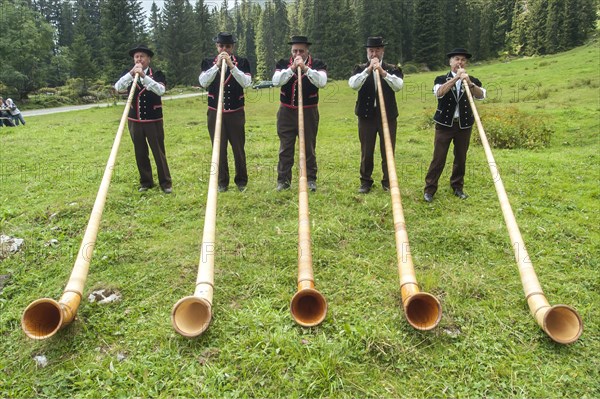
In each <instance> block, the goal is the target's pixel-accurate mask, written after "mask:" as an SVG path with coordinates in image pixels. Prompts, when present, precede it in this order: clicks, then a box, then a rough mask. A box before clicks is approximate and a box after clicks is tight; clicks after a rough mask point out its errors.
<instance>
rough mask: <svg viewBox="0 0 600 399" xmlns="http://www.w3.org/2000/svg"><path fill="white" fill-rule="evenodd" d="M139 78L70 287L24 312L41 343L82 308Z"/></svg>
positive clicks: (25, 325)
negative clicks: (103, 215) (109, 187)
mask: <svg viewBox="0 0 600 399" xmlns="http://www.w3.org/2000/svg"><path fill="white" fill-rule="evenodd" d="M138 77H139V74H137V73H136V74H135V77H134V78H133V83H132V84H131V89H130V90H129V97H127V104H125V109H124V110H123V116H121V122H120V123H119V128H118V130H117V135H116V136H115V140H114V142H113V146H112V150H111V151H110V156H109V157H108V162H107V164H106V168H105V169H104V175H103V176H102V182H101V183H100V188H99V189H98V194H97V195H96V201H95V202H94V207H93V208H92V213H91V215H90V219H89V221H88V225H87V228H86V229H85V234H84V235H83V241H82V242H81V247H80V248H79V252H78V253H77V258H76V259H75V265H74V266H73V271H72V272H71V277H70V278H69V281H68V282H67V286H66V287H65V290H64V292H63V294H62V296H61V298H60V299H59V301H58V302H57V301H55V300H54V299H51V298H41V299H37V300H35V301H33V302H31V303H30V304H29V306H27V308H26V309H25V311H24V312H23V317H22V318H21V327H22V328H23V331H24V332H25V334H26V335H27V336H28V337H29V338H33V339H40V340H41V339H46V338H50V337H51V336H53V335H54V334H56V332H57V331H58V330H59V329H61V328H62V327H64V326H66V325H67V324H70V323H71V322H72V321H73V319H74V318H75V314H76V313H77V308H79V304H80V303H81V298H82V297H83V287H84V285H85V280H86V279H87V275H88V271H89V269H90V262H91V260H92V255H93V252H94V247H95V246H96V237H97V235H98V228H99V226H100V219H101V218H102V212H103V210H104V203H105V202H106V195H107V192H108V186H109V185H110V180H111V178H112V174H113V170H114V168H115V161H116V159H117V153H118V152H119V145H120V143H121V136H122V135H123V130H124V129H125V121H126V120H127V114H128V113H129V108H130V107H131V102H132V101H133V93H134V92H135V87H136V83H137V80H138Z"/></svg>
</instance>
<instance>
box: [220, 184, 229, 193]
mask: <svg viewBox="0 0 600 399" xmlns="http://www.w3.org/2000/svg"><path fill="white" fill-rule="evenodd" d="M227 190H229V187H227V186H219V192H220V193H224V192H226V191H227Z"/></svg>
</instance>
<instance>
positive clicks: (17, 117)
mask: <svg viewBox="0 0 600 399" xmlns="http://www.w3.org/2000/svg"><path fill="white" fill-rule="evenodd" d="M6 106H7V107H8V112H10V115H11V116H12V120H13V123H14V124H15V126H19V122H21V123H22V124H23V125H25V119H23V115H21V111H20V110H19V108H17V104H15V102H14V101H13V100H12V98H7V99H6Z"/></svg>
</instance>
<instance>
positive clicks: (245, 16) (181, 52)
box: [0, 0, 598, 97]
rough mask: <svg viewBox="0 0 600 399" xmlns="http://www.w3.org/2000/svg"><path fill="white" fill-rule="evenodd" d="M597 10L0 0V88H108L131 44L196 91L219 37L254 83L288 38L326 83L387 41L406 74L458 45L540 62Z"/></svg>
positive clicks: (563, 2) (317, 0)
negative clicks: (311, 57) (316, 63)
mask: <svg viewBox="0 0 600 399" xmlns="http://www.w3.org/2000/svg"><path fill="white" fill-rule="evenodd" d="M597 11H598V2H597V0H377V1H373V0H287V1H285V0H263V1H258V0H223V1H222V4H221V5H220V7H214V6H213V7H209V6H208V5H207V4H206V2H205V1H204V0H192V1H190V0H165V2H164V6H163V7H162V8H159V7H158V6H157V5H156V4H155V3H153V4H152V8H151V10H150V12H149V15H147V13H146V12H145V11H144V9H143V5H142V1H141V0H0V20H1V21H0V23H1V26H2V28H3V34H2V35H0V54H1V57H0V90H1V91H2V92H5V93H7V94H12V95H14V96H16V97H26V96H27V94H28V93H30V92H32V91H34V90H37V89H39V88H41V87H45V86H50V87H52V86H58V85H63V84H65V82H66V81H67V80H68V79H71V78H78V79H81V80H82V81H83V82H84V84H83V86H84V88H85V87H87V85H88V84H90V83H91V82H95V81H104V82H114V81H115V80H116V79H117V78H118V76H119V75H120V74H121V73H122V72H123V70H124V68H126V67H127V66H129V65H130V63H131V60H130V57H129V56H128V55H127V51H128V49H130V48H131V47H132V46H133V45H134V44H137V43H147V44H148V45H149V46H151V47H153V48H154V49H156V56H155V59H154V60H153V62H154V64H155V65H157V66H158V67H160V68H161V69H163V70H164V71H165V72H166V74H167V77H168V83H169V85H170V86H173V85H178V84H180V85H195V84H197V77H198V73H199V65H200V62H201V60H202V58H204V57H206V56H210V55H213V53H214V52H215V49H214V45H213V43H212V38H213V37H214V36H215V34H216V32H218V31H221V30H227V31H231V32H233V33H234V34H235V35H236V36H237V38H238V48H237V51H238V53H239V54H242V55H244V56H246V57H247V58H249V59H250V61H251V64H252V66H253V69H254V71H253V72H254V73H255V75H256V77H257V78H268V77H269V76H270V75H271V73H272V69H273V66H274V65H275V62H276V60H277V59H279V58H281V57H287V56H288V55H289V46H288V45H287V44H286V42H287V41H288V39H289V37H290V35H294V34H304V35H307V36H309V38H310V39H311V40H312V41H313V43H314V44H313V46H312V48H311V51H312V52H313V53H314V54H317V55H318V56H319V57H320V58H322V59H324V60H325V61H326V62H327V64H328V66H329V76H330V77H332V78H334V79H341V78H347V77H348V75H349V72H350V70H351V69H352V66H353V65H354V64H355V63H356V62H359V61H361V60H362V59H363V58H364V56H365V52H364V49H363V44H364V42H365V39H366V37H367V36H373V35H381V36H384V38H385V39H386V42H387V43H388V44H389V45H388V46H387V47H386V59H387V60H388V62H395V63H400V64H402V65H407V64H413V65H414V67H413V68H415V67H416V68H436V67H440V66H442V65H443V64H444V63H445V57H444V54H445V52H446V51H447V50H448V49H451V48H453V47H459V46H460V47H466V48H468V49H469V50H471V51H472V52H473V53H474V54H475V58H476V59H478V60H483V59H489V58H494V57H498V56H499V55H501V54H515V55H536V54H538V55H540V54H548V53H555V52H559V51H564V50H566V49H569V48H572V47H575V46H578V45H580V44H582V43H583V42H584V41H585V40H586V38H587V36H588V35H589V33H590V32H591V31H592V30H593V29H594V26H595V24H596V21H597ZM84 91H85V90H84Z"/></svg>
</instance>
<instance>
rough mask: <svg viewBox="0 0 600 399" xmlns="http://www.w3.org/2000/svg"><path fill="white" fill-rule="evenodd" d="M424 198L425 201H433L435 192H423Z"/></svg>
mask: <svg viewBox="0 0 600 399" xmlns="http://www.w3.org/2000/svg"><path fill="white" fill-rule="evenodd" d="M423 199H424V200H425V202H432V201H433V194H429V193H425V194H423Z"/></svg>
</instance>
